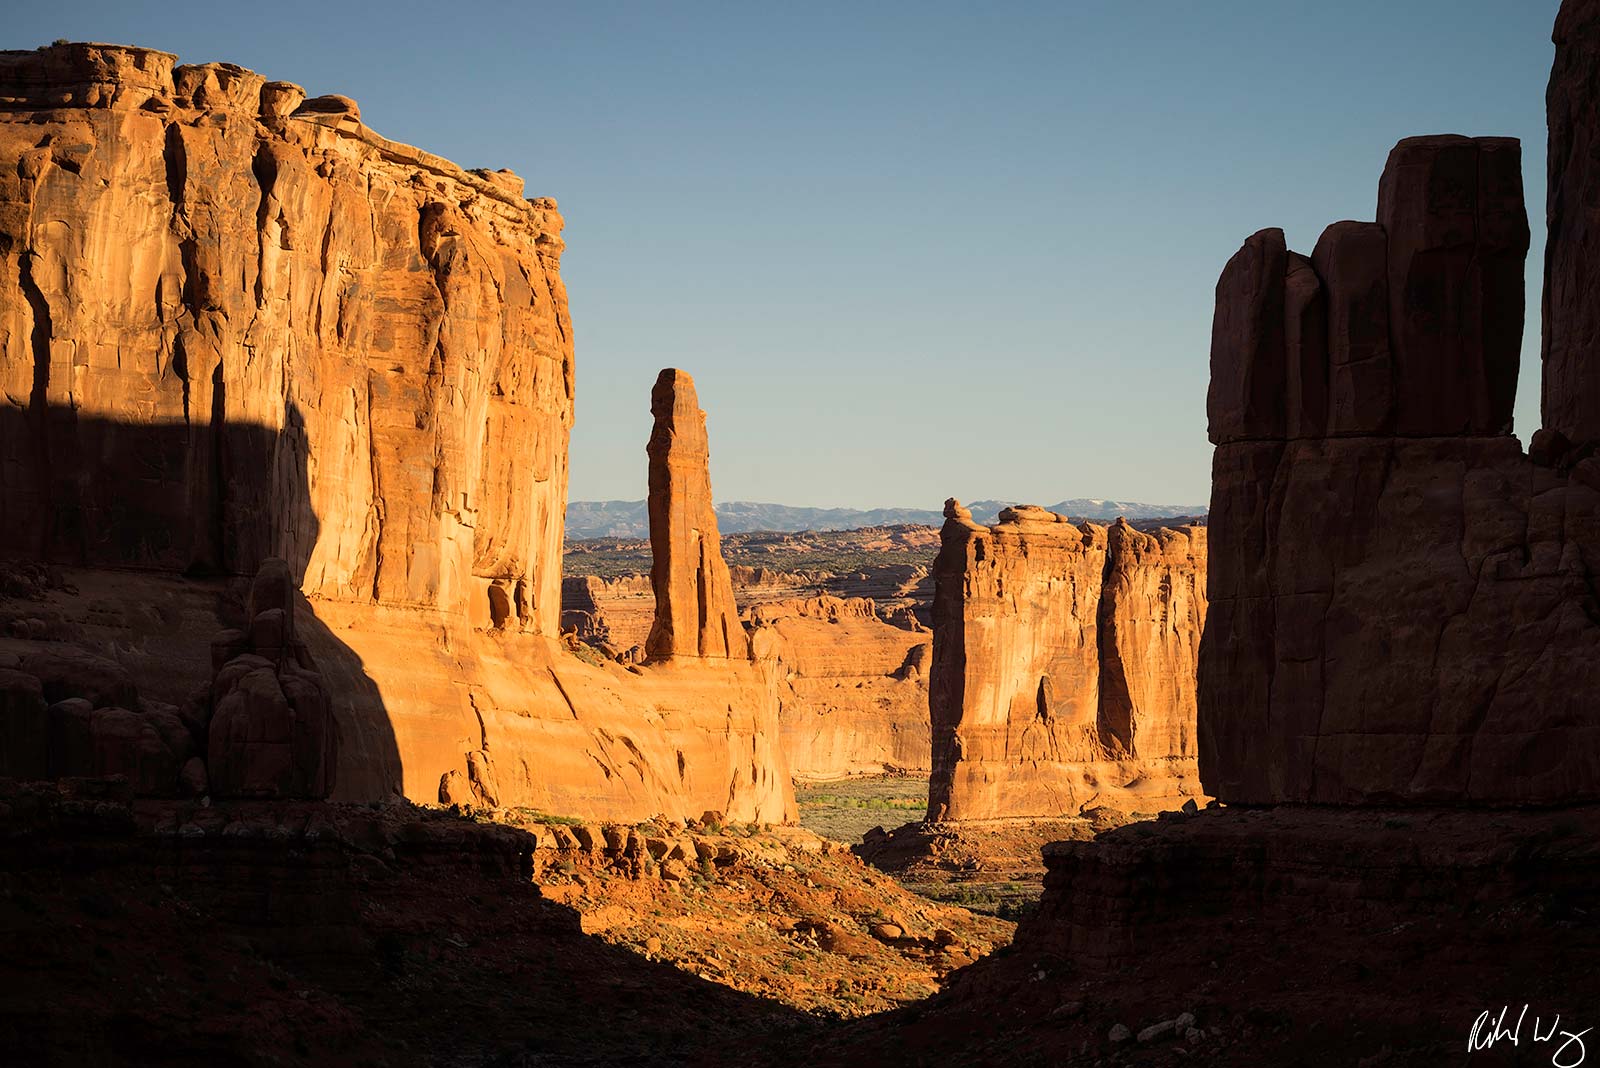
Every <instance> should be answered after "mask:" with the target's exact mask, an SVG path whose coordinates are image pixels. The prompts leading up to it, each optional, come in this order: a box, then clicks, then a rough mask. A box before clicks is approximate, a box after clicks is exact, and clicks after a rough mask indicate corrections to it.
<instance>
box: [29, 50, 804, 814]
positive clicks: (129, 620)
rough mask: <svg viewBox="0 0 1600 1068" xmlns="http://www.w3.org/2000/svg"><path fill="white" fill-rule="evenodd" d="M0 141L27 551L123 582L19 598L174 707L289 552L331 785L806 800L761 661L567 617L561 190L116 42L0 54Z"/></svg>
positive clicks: (359, 790) (355, 793) (89, 579)
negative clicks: (193, 647) (333, 723)
mask: <svg viewBox="0 0 1600 1068" xmlns="http://www.w3.org/2000/svg"><path fill="white" fill-rule="evenodd" d="M0 164H3V166H0V383H3V386H4V390H5V398H6V406H5V408H4V410H3V411H0V456H3V458H4V461H5V462H4V464H0V500H3V501H4V503H5V518H6V523H5V524H3V530H0V549H3V550H4V551H6V552H7V553H10V554H12V555H16V556H21V557H24V558H28V559H42V560H47V561H53V562H59V563H61V564H65V565H68V567H67V572H66V573H67V576H68V579H69V582H68V585H71V586H75V587H76V588H77V589H80V590H87V589H96V590H99V591H100V596H99V598H98V599H97V600H95V601H94V602H92V603H91V602H90V601H89V600H88V599H87V598H86V597H84V596H76V597H74V596H72V595H70V594H68V593H66V592H64V591H65V587H62V588H61V589H53V590H51V591H48V592H47V593H45V594H41V595H40V596H41V597H43V598H45V600H46V601H47V602H48V603H47V604H46V605H43V606H38V605H31V604H30V605H20V604H19V605H16V606H12V607H9V608H8V609H7V614H8V615H12V616H14V617H16V618H20V619H22V620H23V621H24V622H25V621H26V619H27V618H32V617H33V616H36V615H40V614H41V613H42V614H43V615H44V616H48V617H49V618H48V619H44V620H43V621H42V622H43V623H44V624H45V626H44V630H43V631H41V633H45V632H48V633H47V635H46V636H47V639H48V640H49V641H50V642H52V643H55V644H57V645H72V644H73V643H78V644H80V645H81V644H85V643H86V644H88V645H89V646H91V647H92V648H94V649H96V650H98V651H99V652H101V653H105V654H109V655H111V656H113V657H115V658H116V659H117V660H118V661H119V662H121V664H122V666H123V667H124V668H125V669H126V670H127V671H129V672H131V673H132V675H133V676H134V677H136V678H137V679H138V680H139V685H140V689H141V692H143V693H146V694H148V695H150V699H152V700H160V701H167V702H171V703H174V704H177V703H180V702H181V701H182V700H184V697H185V694H186V693H187V692H188V691H190V690H192V689H194V688H195V687H197V686H205V685H208V684H209V679H210V671H209V665H207V664H205V663H204V661H203V660H201V661H200V662H199V663H196V662H195V661H194V660H191V659H189V658H188V656H187V654H184V653H181V652H180V651H179V650H180V649H181V648H183V647H187V646H188V645H189V644H190V643H197V644H198V645H199V647H200V648H201V649H204V647H205V644H206V642H207V641H208V640H209V638H210V632H211V631H214V630H215V629H216V626H217V622H218V615H219V609H218V607H217V606H218V605H224V604H226V603H229V602H230V601H231V602H232V603H237V598H236V597H234V596H233V595H232V594H230V591H229V587H228V583H227V580H226V578H225V576H229V575H241V574H243V575H248V574H250V573H251V572H253V571H254V570H255V569H256V567H257V565H258V563H259V562H260V561H261V560H262V559H263V558H265V557H267V556H272V555H276V556H281V557H282V558H283V559H285V560H286V561H287V562H288V564H289V569H290V572H291V575H292V577H293V579H294V581H295V583H296V584H297V585H298V587H299V590H300V591H301V595H302V596H300V597H298V598H297V599H298V600H299V602H300V605H301V608H302V613H303V617H302V618H303V619H304V623H305V625H304V627H303V629H302V635H301V636H302V637H303V638H304V640H305V641H306V642H307V645H308V647H309V649H310V652H311V653H312V654H313V655H314V656H315V658H316V662H317V664H318V665H319V667H320V669H321V673H322V675H323V677H324V679H325V681H326V682H327V683H328V685H329V687H330V689H331V691H332V694H333V702H334V710H333V711H334V715H335V718H336V719H337V721H338V730H339V743H340V744H339V747H338V752H339V769H338V774H337V776H336V791H337V793H338V794H339V795H341V796H346V797H380V796H385V795H387V794H389V793H391V792H393V791H395V790H401V791H403V792H404V793H406V794H407V795H409V796H412V797H416V798H421V799H429V800H431V799H433V798H435V797H436V796H438V794H439V793H440V790H441V782H442V781H443V782H444V783H445V784H446V786H445V792H446V793H447V794H448V793H451V792H452V791H455V790H458V789H465V790H466V792H467V796H469V797H471V798H473V799H476V800H479V801H483V802H498V803H500V804H507V805H511V804H518V805H530V806H535V807H539V808H542V809H545V810H548V811H557V812H569V813H573V814H579V815H595V816H612V817H618V818H630V817H631V818H641V817H645V816H649V815H653V814H655V813H659V812H666V813H669V814H692V815H699V814H700V812H702V811H704V810H707V809H716V810H720V811H725V812H727V813H728V814H729V816H730V817H736V818H760V819H767V820H781V819H783V818H785V816H786V815H788V814H789V813H791V812H792V800H790V799H789V795H788V785H787V775H786V774H785V773H783V772H782V771H781V767H782V765H781V758H777V757H776V756H775V754H776V744H777V743H776V716H775V708H776V701H775V697H774V696H773V694H772V692H771V691H772V687H771V685H770V683H769V681H768V680H767V679H766V678H765V677H764V676H763V675H762V674H761V673H760V671H759V670H758V669H757V668H756V667H755V666H754V665H752V664H750V663H748V662H747V661H741V662H737V663H724V664H722V665H721V667H719V668H716V669H712V668H709V667H707V666H706V665H704V664H687V665H681V666H670V667H663V668H662V669H661V670H657V671H651V672H645V673H642V674H641V673H633V672H628V671H626V670H624V669H623V668H622V667H621V666H620V665H609V666H602V667H593V666H590V665H586V664H583V663H580V662H579V661H577V660H576V659H574V658H572V657H571V656H568V655H566V654H565V653H564V652H563V651H562V650H561V649H560V648H559V647H558V646H557V645H556V643H555V641H554V639H555V637H556V635H557V628H558V618H559V611H560V559H561V555H560V553H561V543H562V514H563V508H564V504H565V496H566V477H567V476H566V472H567V435H568V429H569V427H570V425H571V422H572V417H573V348H572V327H571V323H570V321H569V318H568V314H567V302H566V295H565V290H564V288H563V286H562V283H561V279H560V275H559V263H560V255H561V251H562V243H561V238H560V232H561V225H562V223H561V218H560V216H559V215H558V214H557V212H556V206H555V203H554V202H553V201H551V200H547V199H532V200H529V199H525V198H524V197H523V196H522V182H521V180H520V179H518V178H516V177H515V176H514V175H511V174H510V173H509V172H503V171H502V172H489V171H470V172H469V171H465V170H462V169H461V168H459V167H457V166H455V165H454V164H452V163H449V162H447V161H445V160H442V159H440V158H438V157H436V156H432V155H430V154H428V153H426V152H422V151H420V150H417V149H414V148H410V147H408V146H405V145H400V144H396V143H394V142H391V141H387V140H385V139H383V138H382V137H379V136H378V135H377V134H375V133H373V132H372V131H371V130H369V129H368V128H367V127H365V126H364V125H363V124H362V123H361V121H360V113H359V110H358V109H357V108H356V106H355V104H354V103H353V102H352V101H349V100H348V99H346V98H343V97H319V98H313V99H309V100H308V99H306V98H305V94H304V93H303V92H302V91H301V90H300V89H299V88H298V87H296V86H293V85H289V84H288V83H283V82H269V81H267V80H266V79H264V78H262V77H261V76H259V75H256V74H254V73H252V72H250V71H247V70H244V69H242V68H239V67H235V66H232V65H228V64H208V65H203V66H179V65H177V64H176V63H175V59H174V57H173V56H171V55H169V54H166V53H162V52H156V51H152V50H149V49H139V48H125V47H119V46H110V45H81V44H80V45H60V46H55V47H51V48H46V49H41V50H39V51H37V52H7V53H0ZM701 459H702V460H703V456H702V457H701ZM686 470H687V468H686ZM108 568H110V569H118V570H116V571H106V570H102V569H108ZM128 569H132V570H128ZM180 574H184V575H187V576H189V579H188V580H184V579H180V578H179V577H178V576H179V575H180ZM208 575H211V576H219V577H217V578H215V579H211V580H209V584H208V582H207V581H203V580H204V577H205V576H208ZM674 595H676V594H674ZM162 604H164V605H169V606H171V607H170V609H169V610H167V611H165V612H164V613H163V614H162V615H160V617H159V618H158V619H156V620H155V621H153V622H152V621H151V620H150V619H149V618H148V616H149V615H150V613H149V612H148V611H147V610H145V609H143V608H142V607H141V606H144V605H162ZM307 609H309V611H307ZM221 614H224V615H225V614H226V612H223V613H221ZM223 622H228V620H223ZM236 622H244V621H243V620H236ZM451 783H455V784H456V785H455V786H451V785H450V784H451Z"/></svg>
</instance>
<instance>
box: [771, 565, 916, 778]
mask: <svg viewBox="0 0 1600 1068" xmlns="http://www.w3.org/2000/svg"><path fill="white" fill-rule="evenodd" d="M744 618H745V619H746V620H747V621H748V622H749V625H750V627H751V628H752V630H751V637H750V640H751V645H752V646H753V647H754V648H755V649H756V650H757V651H758V652H759V653H761V654H763V655H765V656H767V657H770V658H771V659H772V660H773V661H775V662H776V666H777V671H778V675H779V687H778V699H779V722H780V723H781V725H782V729H783V749H784V754H785V755H786V756H787V757H788V760H789V770H790V771H791V772H792V773H793V774H794V775H795V776H796V777H797V778H803V779H838V778H843V777H845V776H848V775H864V774H881V773H883V772H886V771H887V772H910V771H926V770H927V768H928V760H929V753H930V751H931V743H930V741H929V735H928V666H929V663H930V661H931V653H932V648H931V646H932V635H931V634H930V633H929V632H928V631H927V630H924V629H922V628H921V627H918V628H917V629H915V630H909V629H906V628H904V627H898V626H894V625H893V624H891V623H889V622H887V621H885V620H884V618H883V616H882V615H881V613H880V610H879V608H878V606H877V604H876V603H874V602H873V601H872V599H871V598H867V597H848V598H846V597H829V596H820V597H789V598H782V599H775V600H770V601H762V602H760V603H758V604H754V605H751V606H750V607H749V608H748V609H746V610H745V613H744ZM913 619H914V617H913Z"/></svg>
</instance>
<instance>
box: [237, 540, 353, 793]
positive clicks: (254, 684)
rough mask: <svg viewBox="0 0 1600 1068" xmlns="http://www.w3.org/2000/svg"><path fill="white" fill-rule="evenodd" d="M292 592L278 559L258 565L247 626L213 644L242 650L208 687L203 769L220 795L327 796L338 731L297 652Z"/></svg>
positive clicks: (317, 679) (322, 691) (315, 677)
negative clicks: (208, 714) (208, 704)
mask: <svg viewBox="0 0 1600 1068" xmlns="http://www.w3.org/2000/svg"><path fill="white" fill-rule="evenodd" d="M292 591H293V586H292V584H291V582H290V580H289V577H288V567H287V565H286V564H285V563H284V561H282V560H277V559H268V560H265V561H263V562H262V566H261V569H260V571H259V572H258V573H257V576H256V578H255V580H254V581H253V582H252V583H251V587H250V601H249V604H250V610H251V618H250V623H249V627H248V629H247V630H246V631H245V632H244V634H243V635H240V634H239V632H237V631H234V632H225V635H224V636H223V637H221V638H220V639H219V641H218V642H215V643H213V646H212V648H213V650H214V651H215V650H217V649H219V648H220V649H223V650H226V651H231V650H233V649H234V648H243V649H244V650H246V651H243V652H240V653H238V654H237V655H235V656H233V657H232V658H231V659H229V660H228V661H227V662H226V663H225V664H223V665H222V667H221V668H220V669H219V670H218V671H217V675H216V678H215V680H214V681H213V683H212V689H211V705H212V710H213V711H212V714H211V716H210V719H209V722H208V729H207V754H208V759H207V766H206V772H207V779H208V782H209V787H210V789H211V790H212V792H214V793H215V794H217V795H218V796H220V797H326V796H327V795H328V793H329V792H330V791H331V790H332V788H333V777H334V771H335V768H336V766H337V753H338V732H337V727H336V725H335V723H334V718H333V709H332V705H331V703H330V701H329V698H328V692H327V690H326V688H325V687H324V686H323V683H322V677H321V675H319V674H317V673H316V672H315V671H314V670H309V669H308V668H307V667H306V666H303V662H304V661H307V660H309V654H307V653H305V651H304V647H303V646H300V647H299V649H298V650H297V649H296V645H295V641H294V637H293V634H294V605H293V600H292V598H293V592H292Z"/></svg>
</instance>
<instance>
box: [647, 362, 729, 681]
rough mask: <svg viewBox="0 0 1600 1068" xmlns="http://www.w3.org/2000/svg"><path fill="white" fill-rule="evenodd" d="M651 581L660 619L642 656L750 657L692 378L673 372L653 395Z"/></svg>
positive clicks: (703, 416) (665, 375) (666, 374)
mask: <svg viewBox="0 0 1600 1068" xmlns="http://www.w3.org/2000/svg"><path fill="white" fill-rule="evenodd" d="M650 413H651V414H652V415H653V416H655V428H654V429H653V430H652V431H651V433H650V443H649V445H648V446H647V447H646V452H647V453H648V454H649V457H650V502H649V508H650V551H651V553H652V554H653V557H652V563H651V568H650V580H651V584H652V586H654V588H655V595H656V614H655V622H654V623H653V624H652V625H651V628H650V635H649V637H648V638H647V639H646V640H645V653H646V654H647V655H648V656H649V657H650V658H651V659H653V660H664V659H668V658H670V657H674V656H698V657H713V658H715V657H720V658H733V659H736V660H748V659H749V658H750V643H749V641H748V639H747V638H746V637H745V633H744V627H743V626H742V625H741V624H740V623H739V609H738V606H737V605H736V604H735V603H734V599H733V580H732V578H731V577H730V576H729V574H728V565H727V563H726V562H725V561H724V560H723V559H722V535H721V534H720V533H719V532H718V531H717V515H716V512H715V511H714V510H713V509H712V505H711V471H710V459H711V447H710V444H709V442H708V441H707V438H706V413H705V412H703V411H701V410H700V401H699V398H698V397H696V396H695V391H694V379H692V378H690V377H689V375H688V374H687V373H686V372H684V371H678V370H674V369H672V368H668V369H666V370H664V371H662V372H661V374H660V376H659V377H657V379H656V384H655V388H654V389H652V390H651V391H650Z"/></svg>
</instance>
